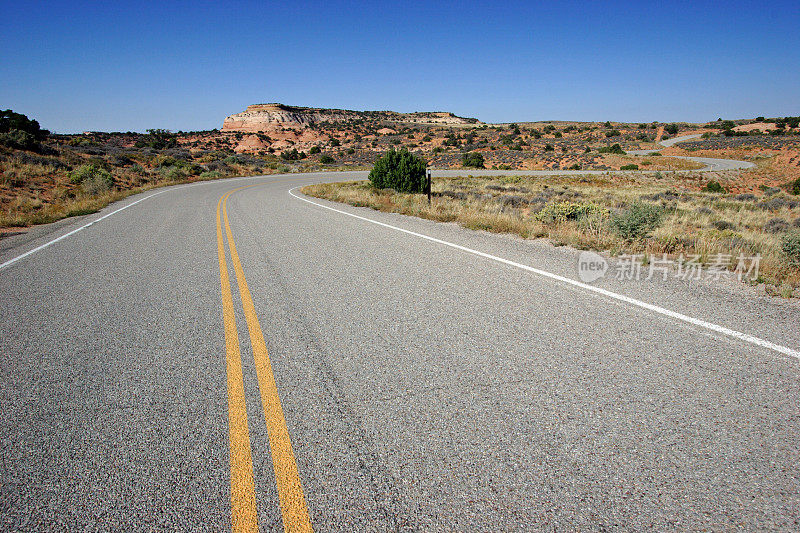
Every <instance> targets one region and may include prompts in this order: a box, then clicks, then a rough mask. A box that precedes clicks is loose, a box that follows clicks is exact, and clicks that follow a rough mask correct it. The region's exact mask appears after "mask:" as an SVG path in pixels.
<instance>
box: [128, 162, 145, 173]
mask: <svg viewBox="0 0 800 533" xmlns="http://www.w3.org/2000/svg"><path fill="white" fill-rule="evenodd" d="M130 170H131V172H133V173H135V174H142V175H143V174H146V171H145V169H144V167H143V166H142V165H140V164H139V163H134V164H133V165H132V166H131V169H130Z"/></svg>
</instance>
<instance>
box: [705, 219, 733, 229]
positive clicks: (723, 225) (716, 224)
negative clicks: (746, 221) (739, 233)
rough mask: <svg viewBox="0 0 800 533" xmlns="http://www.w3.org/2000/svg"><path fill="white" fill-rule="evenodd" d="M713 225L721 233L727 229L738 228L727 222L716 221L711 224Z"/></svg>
mask: <svg viewBox="0 0 800 533" xmlns="http://www.w3.org/2000/svg"><path fill="white" fill-rule="evenodd" d="M711 225H712V226H713V227H714V228H716V229H718V230H720V231H725V230H726V229H735V228H736V226H734V225H733V224H731V223H730V222H728V221H727V220H715V221H714V222H712V223H711Z"/></svg>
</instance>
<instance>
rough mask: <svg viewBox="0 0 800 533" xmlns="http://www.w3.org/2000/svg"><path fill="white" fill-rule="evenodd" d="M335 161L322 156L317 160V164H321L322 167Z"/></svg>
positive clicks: (326, 155)
mask: <svg viewBox="0 0 800 533" xmlns="http://www.w3.org/2000/svg"><path fill="white" fill-rule="evenodd" d="M335 161H336V160H335V159H334V158H333V157H331V156H330V155H328V154H322V155H321V156H320V158H319V162H320V163H322V164H323V165H330V164H331V163H333V162H335Z"/></svg>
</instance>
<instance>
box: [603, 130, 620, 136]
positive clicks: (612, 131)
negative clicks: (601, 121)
mask: <svg viewBox="0 0 800 533" xmlns="http://www.w3.org/2000/svg"><path fill="white" fill-rule="evenodd" d="M620 135H622V133H620V131H619V130H609V131H607V132H606V137H619V136H620Z"/></svg>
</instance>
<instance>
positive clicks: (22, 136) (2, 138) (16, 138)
mask: <svg viewBox="0 0 800 533" xmlns="http://www.w3.org/2000/svg"><path fill="white" fill-rule="evenodd" d="M0 145H3V146H7V147H9V148H16V149H17V150H31V151H38V150H39V149H40V148H41V145H40V144H39V141H38V140H36V137H35V136H34V135H32V134H31V133H28V132H27V131H22V130H11V131H9V132H6V133H0Z"/></svg>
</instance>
